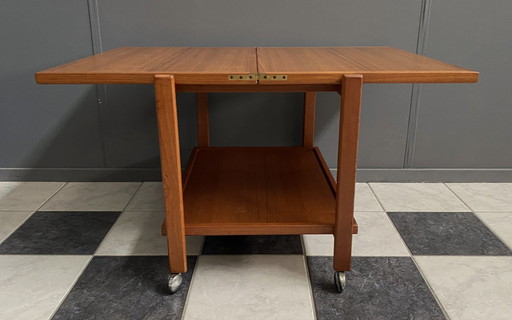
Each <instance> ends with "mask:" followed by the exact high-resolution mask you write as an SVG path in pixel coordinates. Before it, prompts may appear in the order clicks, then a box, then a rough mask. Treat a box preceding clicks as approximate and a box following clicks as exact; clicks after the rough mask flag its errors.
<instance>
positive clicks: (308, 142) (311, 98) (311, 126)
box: [302, 92, 316, 147]
mask: <svg viewBox="0 0 512 320" xmlns="http://www.w3.org/2000/svg"><path fill="white" fill-rule="evenodd" d="M315 108H316V92H304V125H303V127H302V128H303V129H302V145H303V146H304V147H313V144H314V141H315Z"/></svg>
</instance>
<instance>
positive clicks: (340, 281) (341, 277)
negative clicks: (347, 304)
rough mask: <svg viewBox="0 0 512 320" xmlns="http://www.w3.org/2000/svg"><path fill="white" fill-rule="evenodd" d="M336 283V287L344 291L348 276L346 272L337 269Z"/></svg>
mask: <svg viewBox="0 0 512 320" xmlns="http://www.w3.org/2000/svg"><path fill="white" fill-rule="evenodd" d="M334 284H335V285H336V289H337V290H338V292H339V293H342V292H343V290H344V289H345V286H346V284H347V278H346V276H345V272H343V271H336V272H334Z"/></svg>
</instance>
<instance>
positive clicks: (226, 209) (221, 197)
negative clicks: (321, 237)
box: [184, 147, 335, 235]
mask: <svg viewBox="0 0 512 320" xmlns="http://www.w3.org/2000/svg"><path fill="white" fill-rule="evenodd" d="M189 173H190V175H189V176H188V177H187V178H186V179H187V184H186V186H185V189H184V203H185V225H186V230H187V234H188V235H192V234H235V233H237V232H242V230H243V232H244V233H240V234H275V233H278V234H297V233H332V232H333V226H334V209H335V198H334V195H333V193H332V190H331V189H330V186H329V183H328V181H327V180H326V178H325V177H324V173H323V171H322V168H321V165H320V163H319V162H318V160H317V158H316V156H315V153H314V150H313V149H312V148H301V147H282V148H198V151H197V155H196V156H195V160H194V164H193V168H192V169H191V170H190V172H189Z"/></svg>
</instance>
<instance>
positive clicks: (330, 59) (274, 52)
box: [36, 47, 478, 91]
mask: <svg viewBox="0 0 512 320" xmlns="http://www.w3.org/2000/svg"><path fill="white" fill-rule="evenodd" d="M257 73H259V74H280V75H281V74H285V75H287V77H288V79H287V80H284V81H281V80H259V81H257V80H229V75H248V74H257ZM157 74H172V75H174V77H175V81H176V84H177V86H178V90H180V88H181V86H183V85H207V86H213V88H215V86H218V85H229V86H230V87H231V89H230V90H236V86H237V85H243V86H247V85H251V84H252V85H255V84H273V85H285V84H288V85H293V84H295V85H304V84H309V85H315V84H320V85H332V84H339V83H340V82H341V77H342V76H343V75H344V74H361V75H363V79H364V82H366V83H372V82H384V83H386V82H387V83H393V82H476V81H477V79H478V72H475V71H471V70H467V69H464V68H460V67H456V66H453V65H449V64H446V63H443V62H440V61H437V60H434V59H430V58H427V57H424V56H420V55H416V54H413V53H410V52H407V51H403V50H399V49H395V48H390V47H308V48H296V47H289V48H250V47H245V48H236V47H229V48H206V47H204V48H200V47H194V48H187V47H123V48H118V49H114V50H111V51H107V52H105V53H101V54H98V55H95V56H91V57H87V58H84V59H81V60H77V61H74V62H70V63H67V64H64V65H61V66H58V67H54V68H51V69H48V70H44V71H41V72H37V73H36V81H37V82H38V83H153V81H154V76H155V75H157ZM256 87H259V86H256ZM330 88H332V87H330ZM203 90H204V91H208V89H205V88H203ZM224 90H226V88H224ZM324 90H325V89H324ZM209 91H215V90H209ZM255 91H256V90H255ZM309 91H322V90H309Z"/></svg>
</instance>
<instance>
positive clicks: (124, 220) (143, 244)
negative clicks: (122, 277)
mask: <svg viewBox="0 0 512 320" xmlns="http://www.w3.org/2000/svg"><path fill="white" fill-rule="evenodd" d="M163 219H164V213H163V212H123V213H122V214H121V215H120V216H119V218H118V219H117V221H116V222H115V223H114V225H113V226H112V228H111V229H110V231H109V233H108V234H107V236H106V237H105V239H104V240H103V242H102V243H101V245H100V246H99V248H98V250H97V251H96V253H95V254H96V255H107V256H112V255H123V256H125V255H167V240H166V239H167V238H166V237H164V236H162V235H161V226H162V221H163ZM203 239H204V237H202V236H194V237H190V236H189V237H187V238H186V240H187V242H186V246H187V254H188V255H198V254H200V251H201V247H202V244H203Z"/></svg>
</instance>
